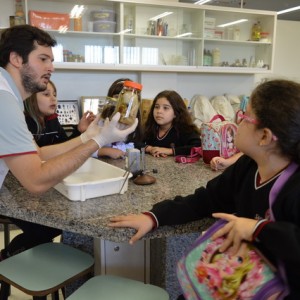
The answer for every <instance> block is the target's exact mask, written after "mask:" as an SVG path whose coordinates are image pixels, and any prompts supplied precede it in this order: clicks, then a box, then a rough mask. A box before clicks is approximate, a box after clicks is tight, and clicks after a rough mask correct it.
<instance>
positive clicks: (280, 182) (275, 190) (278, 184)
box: [269, 162, 299, 299]
mask: <svg viewBox="0 0 300 300" xmlns="http://www.w3.org/2000/svg"><path fill="white" fill-rule="evenodd" d="M298 167H299V165H298V164H296V163H294V162H292V163H290V164H289V166H288V167H287V168H286V169H285V170H284V171H283V172H282V174H281V175H280V176H279V177H278V178H277V180H276V181H275V183H274V184H273V186H272V189H271V191H270V194H269V206H270V218H271V220H272V221H275V217H274V214H273V211H272V206H273V204H274V202H275V200H276V197H277V195H278V194H279V192H280V190H281V189H282V187H283V186H284V184H285V183H286V182H287V180H288V179H289V178H290V176H291V175H293V173H294V172H295V171H296V170H297V169H298ZM278 271H279V274H280V275H281V278H282V279H283V281H284V283H285V286H286V287H287V289H286V291H285V292H284V293H283V294H282V295H280V297H279V299H284V298H285V297H286V296H287V295H288V294H289V288H288V282H287V277H286V273H285V268H284V265H283V263H282V262H281V261H278Z"/></svg>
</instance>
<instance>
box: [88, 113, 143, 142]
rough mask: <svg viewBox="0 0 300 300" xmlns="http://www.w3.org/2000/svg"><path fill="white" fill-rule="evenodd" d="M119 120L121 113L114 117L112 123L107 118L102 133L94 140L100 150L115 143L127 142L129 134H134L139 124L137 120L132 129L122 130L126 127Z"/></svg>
mask: <svg viewBox="0 0 300 300" xmlns="http://www.w3.org/2000/svg"><path fill="white" fill-rule="evenodd" d="M119 119H120V113H119V112H118V113H116V114H115V115H114V116H113V118H112V119H111V121H109V119H108V118H107V119H106V120H105V121H104V125H103V127H102V129H101V132H100V133H99V134H98V135H96V136H94V137H93V138H92V139H93V140H94V141H95V142H96V143H97V144H98V145H99V147H100V148H101V147H103V146H105V145H108V144H111V143H114V142H121V141H125V140H126V137H127V136H128V134H130V133H131V132H133V131H134V130H135V128H136V126H137V124H138V119H135V121H134V123H133V124H132V125H131V126H130V127H127V128H126V129H122V128H124V127H123V126H122V124H120V123H119V122H118V121H119Z"/></svg>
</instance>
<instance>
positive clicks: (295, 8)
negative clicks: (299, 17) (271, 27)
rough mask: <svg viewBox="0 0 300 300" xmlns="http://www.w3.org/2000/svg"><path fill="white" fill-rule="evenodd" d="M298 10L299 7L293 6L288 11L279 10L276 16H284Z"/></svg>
mask: <svg viewBox="0 0 300 300" xmlns="http://www.w3.org/2000/svg"><path fill="white" fill-rule="evenodd" d="M298 9H300V6H295V7H291V8H288V9H284V10H280V11H278V12H277V15H281V14H286V13H288V12H291V11H294V10H298Z"/></svg>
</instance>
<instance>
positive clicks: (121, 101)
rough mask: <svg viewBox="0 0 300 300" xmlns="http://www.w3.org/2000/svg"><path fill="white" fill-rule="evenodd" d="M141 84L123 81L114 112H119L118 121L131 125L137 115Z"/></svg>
mask: <svg viewBox="0 0 300 300" xmlns="http://www.w3.org/2000/svg"><path fill="white" fill-rule="evenodd" d="M142 88H143V86H142V85H141V84H140V83H137V82H134V81H124V83H123V89H122V91H121V93H120V94H119V98H118V102H117V105H116V108H115V112H114V114H115V113H117V112H119V113H120V114H121V117H120V120H119V122H120V123H122V124H126V125H132V124H133V123H134V121H135V118H136V116H137V113H138V110H139V107H140V102H141V90H142Z"/></svg>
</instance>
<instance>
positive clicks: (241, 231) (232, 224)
mask: <svg viewBox="0 0 300 300" xmlns="http://www.w3.org/2000/svg"><path fill="white" fill-rule="evenodd" d="M212 216H213V217H214V218H220V219H224V220H226V221H228V223H227V224H226V225H225V226H224V227H222V228H221V229H219V230H218V231H217V232H216V233H214V235H213V236H212V238H213V239H214V240H215V239H217V238H219V237H221V236H226V238H225V240H224V242H223V244H222V246H221V247H220V249H219V250H220V251H221V252H224V251H226V250H227V249H228V248H230V252H231V254H232V255H235V254H236V253H237V252H238V251H239V249H240V247H241V244H242V242H243V241H251V240H252V235H253V231H254V228H255V225H256V223H257V220H254V219H247V218H239V217H237V216H235V215H231V214H224V213H214V214H213V215H212Z"/></svg>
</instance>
